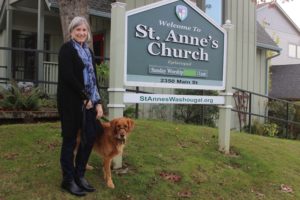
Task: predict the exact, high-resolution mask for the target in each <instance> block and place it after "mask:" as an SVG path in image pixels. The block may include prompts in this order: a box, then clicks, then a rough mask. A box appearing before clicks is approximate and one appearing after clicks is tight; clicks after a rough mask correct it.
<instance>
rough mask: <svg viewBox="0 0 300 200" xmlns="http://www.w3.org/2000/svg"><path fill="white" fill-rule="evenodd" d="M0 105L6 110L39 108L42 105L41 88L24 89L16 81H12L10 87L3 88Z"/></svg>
mask: <svg viewBox="0 0 300 200" xmlns="http://www.w3.org/2000/svg"><path fill="white" fill-rule="evenodd" d="M1 96H3V98H2V99H1V100H0V107H1V108H2V109H4V110H38V109H39V108H40V106H41V102H40V90H39V88H37V87H36V88H32V89H30V90H22V88H19V87H18V85H17V83H16V82H14V81H13V82H12V83H11V84H10V86H9V87H8V89H4V88H2V90H1Z"/></svg>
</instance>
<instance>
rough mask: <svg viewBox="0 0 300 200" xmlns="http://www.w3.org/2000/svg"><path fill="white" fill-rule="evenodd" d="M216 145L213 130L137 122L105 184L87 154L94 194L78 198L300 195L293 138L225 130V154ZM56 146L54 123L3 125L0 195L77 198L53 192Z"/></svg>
mask: <svg viewBox="0 0 300 200" xmlns="http://www.w3.org/2000/svg"><path fill="white" fill-rule="evenodd" d="M217 143H218V139H217V129H213V128H208V127H201V126H193V125H183V124H175V123H169V122H162V121H150V120H147V121H146V120H137V121H136V128H135V130H134V132H133V133H132V135H131V136H130V138H129V140H128V143H127V146H126V148H125V152H124V155H123V161H124V164H125V165H127V166H128V173H126V174H122V175H117V174H113V180H114V182H115V185H116V189H114V190H111V189H108V188H107V187H106V186H105V184H104V181H103V179H102V170H101V160H100V159H99V157H98V156H97V155H96V154H92V155H91V158H90V163H91V164H92V165H93V166H95V167H96V169H94V170H92V171H87V173H86V177H87V179H88V180H89V181H90V182H91V183H92V185H94V186H95V187H96V189H97V191H96V192H94V193H90V194H88V195H87V196H86V197H84V198H82V199H88V200H89V199H99V200H101V199H104V200H115V199H116V200H117V199H118V200H144V199H145V200H160V199H162V200H165V199H197V200H199V199H205V200H209V199H213V200H215V199H216V200H227V199H234V200H244V199H268V200H269V199H274V200H281V199H284V200H286V199H287V200H288V199H300V190H299V187H300V159H299V158H300V142H299V141H291V140H283V139H276V138H268V137H262V136H255V135H249V134H244V133H232V134H231V145H232V148H231V149H232V154H231V155H227V156H226V155H223V154H221V153H219V152H218V151H217V148H218V144H217ZM60 144H61V138H60V125H59V123H41V124H26V125H24V124H22V125H21V124H20V125H2V126H1V127H0V200H19V199H21V200H24V199H25V200H27V199H28V200H38V199H42V200H47V199H49V200H50V199H51V200H54V199H57V200H65V199H66V200H69V199H78V198H77V197H74V196H72V195H69V194H68V193H66V192H62V191H61V189H60V182H61V171H60V164H59V152H60ZM172 177H173V178H175V179H171V178H172ZM176 178H177V179H176ZM282 184H284V185H286V186H288V187H290V188H292V190H293V192H291V193H288V192H284V191H282V189H281V185H282Z"/></svg>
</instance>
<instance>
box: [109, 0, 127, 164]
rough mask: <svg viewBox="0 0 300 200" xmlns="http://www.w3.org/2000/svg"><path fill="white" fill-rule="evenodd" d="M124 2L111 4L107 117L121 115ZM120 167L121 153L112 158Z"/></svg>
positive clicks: (111, 117)
mask: <svg viewBox="0 0 300 200" xmlns="http://www.w3.org/2000/svg"><path fill="white" fill-rule="evenodd" d="M125 6H126V4H125V3H121V2H116V3H113V4H112V12H111V15H112V17H111V40H110V47H111V52H110V66H111V67H110V72H109V88H108V92H109V104H108V105H107V107H108V111H109V119H110V120H111V119H114V118H117V117H122V116H123V110H124V108H125V105H124V103H123V95H124V92H125V89H124V74H123V72H124V69H123V68H124V44H125V41H124V35H125V21H124V19H125V11H126V10H125ZM121 167H122V155H120V156H117V157H116V158H114V159H113V168H114V169H118V168H121Z"/></svg>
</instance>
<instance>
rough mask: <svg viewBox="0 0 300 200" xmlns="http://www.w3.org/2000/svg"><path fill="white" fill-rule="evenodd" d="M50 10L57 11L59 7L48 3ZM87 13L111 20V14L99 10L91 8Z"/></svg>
mask: <svg viewBox="0 0 300 200" xmlns="http://www.w3.org/2000/svg"><path fill="white" fill-rule="evenodd" d="M51 8H57V9H59V7H58V6H57V5H53V4H51V3H49V9H51ZM88 13H89V14H90V15H94V16H97V17H104V18H108V19H110V18H111V13H108V12H103V11H99V10H95V9H91V8H89V9H88Z"/></svg>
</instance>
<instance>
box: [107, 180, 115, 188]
mask: <svg viewBox="0 0 300 200" xmlns="http://www.w3.org/2000/svg"><path fill="white" fill-rule="evenodd" d="M107 187H109V188H111V189H114V188H115V185H114V183H113V182H112V180H110V181H107Z"/></svg>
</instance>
